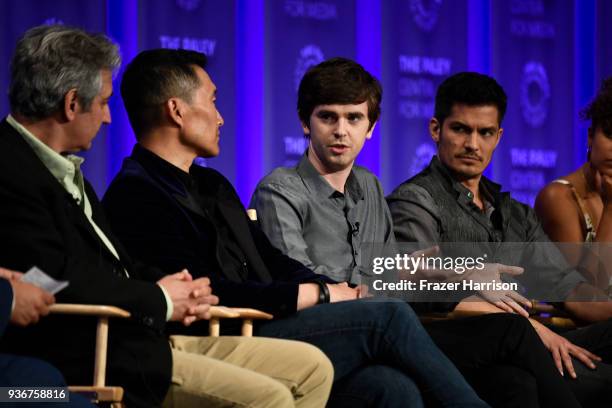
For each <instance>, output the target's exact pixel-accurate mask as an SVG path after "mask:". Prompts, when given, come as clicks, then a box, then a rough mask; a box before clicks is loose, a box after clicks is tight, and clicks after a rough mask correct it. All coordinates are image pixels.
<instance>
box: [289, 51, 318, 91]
mask: <svg viewBox="0 0 612 408" xmlns="http://www.w3.org/2000/svg"><path fill="white" fill-rule="evenodd" d="M324 59H325V58H324V57H323V51H321V48H319V47H318V46H317V45H314V44H308V45H306V46H305V47H304V48H302V49H301V50H300V55H299V57H298V59H297V61H296V64H295V71H294V82H295V89H296V90H297V89H298V88H299V86H300V81H301V80H302V77H303V76H304V74H305V73H306V71H308V68H310V67H312V66H315V65H317V64H319V63H321V62H323V60H324Z"/></svg>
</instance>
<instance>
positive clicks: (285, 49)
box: [263, 0, 356, 173]
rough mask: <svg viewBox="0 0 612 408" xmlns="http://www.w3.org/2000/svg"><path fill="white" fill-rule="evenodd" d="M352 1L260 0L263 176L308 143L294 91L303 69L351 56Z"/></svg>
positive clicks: (289, 161) (296, 155)
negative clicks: (262, 2) (262, 7)
mask: <svg viewBox="0 0 612 408" xmlns="http://www.w3.org/2000/svg"><path fill="white" fill-rule="evenodd" d="M355 30H356V27H355V1H354V0H325V1H310V0H277V1H268V2H265V45H264V48H265V49H264V50H263V51H264V55H265V57H264V64H265V65H264V69H265V74H264V76H265V80H264V141H265V142H264V143H265V149H264V166H263V167H264V172H265V173H267V172H270V171H271V170H273V169H274V168H275V167H278V166H293V165H295V163H296V162H297V161H298V160H299V158H300V157H301V156H302V154H303V153H304V151H305V149H306V147H307V144H308V141H307V139H306V138H305V137H304V133H303V131H302V128H301V126H300V122H299V119H298V115H297V90H298V86H299V83H300V80H301V79H302V76H303V75H304V73H305V72H306V71H307V70H308V68H310V67H312V66H313V65H317V64H318V63H320V62H322V61H323V60H325V59H328V58H332V57H346V58H352V59H354V58H355Z"/></svg>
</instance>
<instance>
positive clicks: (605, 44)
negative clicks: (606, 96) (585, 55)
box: [595, 0, 612, 88]
mask: <svg viewBox="0 0 612 408" xmlns="http://www.w3.org/2000/svg"><path fill="white" fill-rule="evenodd" d="M596 15H597V20H596V24H597V34H596V40H595V50H596V51H595V52H596V53H597V54H596V59H597V67H596V71H597V74H596V78H597V83H596V86H597V88H599V86H600V84H601V81H602V79H604V78H607V77H610V76H612V24H610V17H612V1H609V0H598V1H597V5H596Z"/></svg>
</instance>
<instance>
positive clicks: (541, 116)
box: [520, 61, 550, 128]
mask: <svg viewBox="0 0 612 408" xmlns="http://www.w3.org/2000/svg"><path fill="white" fill-rule="evenodd" d="M520 99H521V111H522V113H523V119H525V122H527V123H528V124H529V125H530V126H531V127H534V128H537V127H540V126H542V124H543V123H544V121H545V120H546V117H547V116H548V100H549V99H550V84H549V82H548V75H547V74H546V68H544V65H542V63H540V62H535V61H529V62H527V63H526V64H525V66H524V67H523V76H522V78H521V94H520Z"/></svg>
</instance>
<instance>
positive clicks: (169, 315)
mask: <svg viewBox="0 0 612 408" xmlns="http://www.w3.org/2000/svg"><path fill="white" fill-rule="evenodd" d="M157 286H159V288H160V289H161V291H162V293H163V294H164V299H166V321H167V322H169V321H170V319H172V314H173V313H174V304H173V303H172V298H171V297H170V295H169V294H168V292H167V291H166V289H165V288H164V287H163V286H162V285H160V284H159V283H158V284H157Z"/></svg>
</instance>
